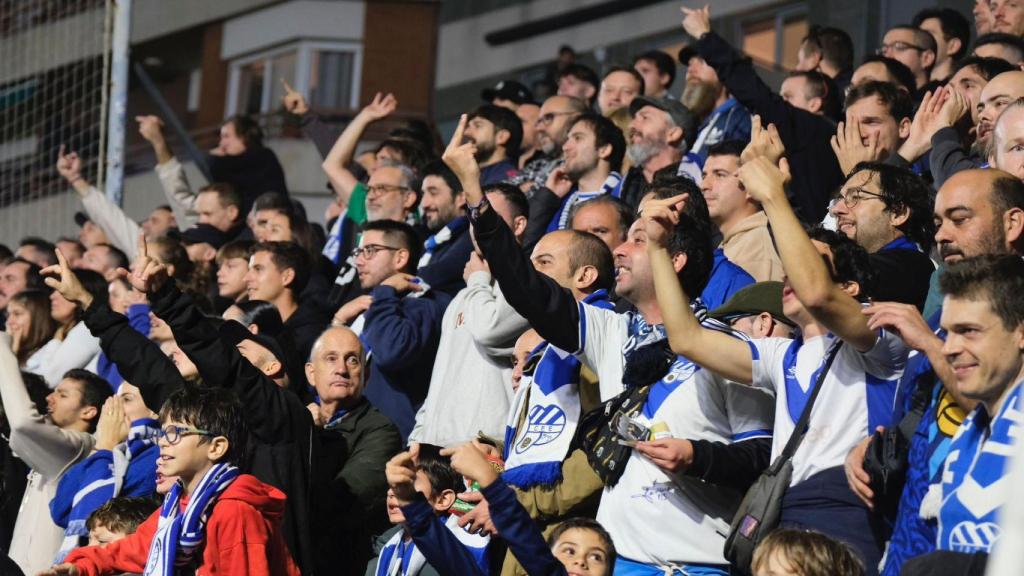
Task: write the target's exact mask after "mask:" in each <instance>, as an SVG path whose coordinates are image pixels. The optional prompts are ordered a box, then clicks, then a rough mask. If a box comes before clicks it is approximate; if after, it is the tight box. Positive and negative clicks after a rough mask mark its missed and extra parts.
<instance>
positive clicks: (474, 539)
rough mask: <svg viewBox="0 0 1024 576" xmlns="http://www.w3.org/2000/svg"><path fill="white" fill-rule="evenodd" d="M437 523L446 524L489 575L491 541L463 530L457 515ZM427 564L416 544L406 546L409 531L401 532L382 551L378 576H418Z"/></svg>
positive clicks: (376, 573) (378, 562)
mask: <svg viewBox="0 0 1024 576" xmlns="http://www.w3.org/2000/svg"><path fill="white" fill-rule="evenodd" d="M437 521H438V522H443V523H444V525H445V527H446V528H448V530H449V531H450V532H451V533H452V534H454V535H455V537H456V538H457V539H458V540H459V543H460V544H462V545H463V546H465V547H466V548H468V549H469V552H470V553H471V554H472V555H473V559H474V560H476V563H477V566H479V567H480V569H481V570H482V571H486V570H487V545H488V544H490V542H491V538H490V537H489V536H478V535H476V534H470V533H469V532H466V531H465V530H463V529H462V528H459V517H458V516H455V515H454V514H453V515H449V516H447V517H440V518H438V519H437ZM426 564H427V559H426V558H424V557H423V553H422V552H420V551H419V549H418V548H416V544H415V542H412V541H409V542H406V541H405V530H399V531H397V532H395V534H394V535H393V536H391V538H390V539H389V540H388V541H387V543H386V544H384V548H382V549H381V551H380V558H378V560H377V570H376V572H374V574H375V575H376V576H416V574H419V573H420V570H422V569H423V567H424V566H426Z"/></svg>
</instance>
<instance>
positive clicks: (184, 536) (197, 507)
mask: <svg viewBox="0 0 1024 576" xmlns="http://www.w3.org/2000/svg"><path fill="white" fill-rule="evenodd" d="M239 474H240V472H239V471H238V468H236V467H234V466H231V465H230V464H224V463H221V464H214V465H213V467H212V468H210V470H208V471H207V472H206V474H205V475H203V479H202V480H200V481H199V485H198V486H196V489H195V490H194V491H193V492H192V495H191V497H190V498H189V501H188V505H187V506H186V507H185V512H184V513H182V512H181V510H180V506H179V502H180V500H181V493H182V491H183V490H184V489H185V488H184V486H183V485H182V484H181V481H180V480H179V481H178V482H177V483H175V484H174V487H173V488H171V491H170V492H168V493H167V496H166V497H164V503H163V506H161V508H160V521H159V523H158V524H157V529H156V534H154V535H153V543H152V544H151V545H150V547H149V559H148V560H147V561H146V570H145V572H143V574H144V576H173V575H174V573H175V569H176V567H179V566H180V567H184V566H189V565H191V564H192V563H193V561H194V560H195V555H196V553H197V552H199V551H200V550H201V548H202V544H203V541H205V540H206V522H207V521H208V520H209V519H210V512H211V508H212V506H213V504H214V502H216V501H217V498H219V497H220V495H221V494H222V493H223V492H224V490H227V488H228V486H230V485H231V483H232V482H234V481H235V479H236V478H238V476H239Z"/></svg>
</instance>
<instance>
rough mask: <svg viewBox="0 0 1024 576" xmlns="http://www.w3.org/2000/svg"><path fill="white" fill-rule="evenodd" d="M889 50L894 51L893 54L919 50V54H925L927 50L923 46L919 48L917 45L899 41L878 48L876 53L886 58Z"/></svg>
mask: <svg viewBox="0 0 1024 576" xmlns="http://www.w3.org/2000/svg"><path fill="white" fill-rule="evenodd" d="M889 50H892V51H893V52H906V51H907V50H917V51H918V52H924V51H925V48H924V47H923V46H917V45H916V44H911V43H909V42H901V41H898V40H897V41H896V42H893V43H892V44H882V45H881V46H879V47H878V50H875V53H876V54H879V55H881V56H884V55H885V53H886V52H888V51H889Z"/></svg>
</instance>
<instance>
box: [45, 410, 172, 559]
mask: <svg viewBox="0 0 1024 576" xmlns="http://www.w3.org/2000/svg"><path fill="white" fill-rule="evenodd" d="M159 437H160V423H159V422H158V421H156V420H154V419H152V418H140V419H138V420H136V421H134V422H132V427H131V429H130V430H129V431H128V438H127V439H126V440H125V441H124V442H122V443H121V444H118V445H117V446H115V447H114V449H113V450H111V453H112V456H113V460H114V461H113V465H112V466H111V467H110V468H109V472H110V473H109V475H104V476H101V477H90V476H89V475H88V474H86V475H83V477H82V478H81V479H82V480H83V481H84V482H83V484H84V485H83V486H81V487H80V488H79V489H78V492H76V493H75V497H74V500H73V501H72V504H71V512H70V513H69V514H68V525H67V528H65V529H64V541H63V542H61V546H60V550H59V551H58V552H57V558H56V560H55V563H56V564H60V563H61V562H63V561H64V557H65V556H67V555H68V553H70V552H71V551H72V550H74V549H75V548H78V547H79V546H81V545H82V539H83V538H88V536H89V529H88V528H87V527H86V525H85V523H86V521H87V520H88V519H89V515H90V514H92V513H93V511H94V510H96V509H97V508H99V507H100V506H102V505H103V504H104V503H106V502H107V501H108V500H110V499H111V498H115V497H117V496H118V495H119V494H120V493H121V488H122V486H123V485H124V477H125V475H126V474H127V473H128V466H129V465H130V464H131V463H132V459H133V458H134V457H135V456H138V455H139V454H141V453H142V452H144V451H145V450H146V449H147V448H151V447H153V446H155V445H156V441H157V438H159ZM95 457H96V455H95V454H94V455H93V456H92V458H95ZM88 462H89V460H86V461H83V462H82V463H81V464H79V466H85V465H87V463H88ZM154 472H155V471H154Z"/></svg>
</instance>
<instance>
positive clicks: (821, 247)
mask: <svg viewBox="0 0 1024 576" xmlns="http://www.w3.org/2000/svg"><path fill="white" fill-rule="evenodd" d="M756 133H758V130H757V129H756V127H755V134H756ZM755 139H756V136H755ZM779 153H780V154H781V148H780V150H779ZM783 166H784V170H780V168H779V167H776V165H775V162H774V161H773V160H772V159H768V158H765V157H760V158H756V159H754V160H753V161H748V162H747V163H745V164H744V165H743V167H741V168H740V178H741V180H742V182H743V184H744V186H745V187H746V189H747V191H748V193H749V194H750V195H751V196H752V197H754V198H755V199H756V200H757V201H758V202H760V203H761V204H762V206H764V209H765V213H766V214H767V215H768V220H769V222H770V225H771V226H772V229H773V231H774V235H775V242H776V245H777V246H778V250H779V255H780V257H781V259H782V265H783V268H784V269H785V270H787V271H794V270H798V271H799V273H793V274H787V276H786V281H785V288H784V290H783V311H784V312H785V314H786V317H787V318H789V319H790V320H792V321H793V322H794V323H795V324H796V325H797V327H798V329H799V331H800V335H801V336H800V337H799V338H797V339H795V340H790V339H783V338H765V339H761V340H754V341H750V342H746V343H745V342H739V341H736V340H735V339H733V338H729V337H725V336H724V335H722V334H721V333H719V332H716V331H714V330H708V329H707V328H706V327H702V326H701V324H700V323H699V322H698V320H697V317H696V316H694V314H693V313H692V312H691V311H690V308H689V307H688V306H683V305H681V304H680V302H685V301H686V298H687V297H686V294H687V293H688V292H686V287H685V285H684V286H683V290H680V283H679V282H678V281H677V280H676V279H675V278H674V277H673V275H672V274H671V273H670V272H669V270H670V268H669V264H670V262H671V260H670V257H669V255H668V251H667V250H666V249H665V246H666V244H667V242H666V240H665V239H666V238H667V236H668V232H667V230H669V229H670V227H671V226H672V225H673V223H674V222H675V221H678V218H679V213H678V210H679V203H681V202H683V203H685V202H691V201H692V200H693V199H692V198H689V199H685V198H681V197H677V198H674V199H668V200H659V201H654V202H651V203H649V204H648V205H647V206H646V207H645V211H644V218H643V222H644V226H645V229H646V231H647V239H648V249H649V250H650V251H651V259H652V262H651V264H652V267H653V269H654V271H655V276H654V278H655V284H656V286H657V293H658V302H659V303H660V304H661V308H662V311H663V313H664V320H665V326H666V329H667V330H668V334H669V341H670V343H671V345H672V350H673V352H676V353H677V354H681V355H683V356H686V357H687V358H691V359H692V360H693V361H694V362H697V363H698V364H700V365H701V366H703V367H704V368H706V369H708V370H710V371H713V372H715V373H717V374H719V375H721V376H722V377H725V378H727V379H729V380H732V381H735V382H742V383H745V384H752V385H753V386H755V387H757V388H763V389H766V390H769V391H770V392H772V393H774V395H775V399H776V402H775V412H776V418H775V426H774V434H773V440H774V442H773V445H772V458H773V459H774V458H776V457H777V456H778V455H779V453H780V452H781V451H782V448H783V446H785V444H786V442H787V440H788V439H789V437H790V436H791V435H792V434H793V432H794V429H795V424H796V422H797V421H798V420H799V419H800V415H801V413H802V411H803V409H804V407H805V406H806V404H807V401H808V398H809V396H810V395H811V393H812V391H813V388H814V385H815V383H816V381H817V379H818V375H819V373H820V371H821V370H822V369H823V366H824V364H825V361H826V357H827V355H828V354H829V353H831V352H833V351H835V350H836V348H837V347H839V348H838V351H837V352H835V353H836V354H837V356H836V359H835V361H834V362H833V364H832V366H831V368H830V369H829V371H828V373H827V374H826V376H825V379H824V382H823V384H822V386H823V387H822V390H821V392H820V394H819V396H818V398H817V400H816V402H815V404H814V407H813V410H812V412H811V418H810V422H809V425H808V428H809V429H808V432H807V435H806V436H805V438H804V440H803V443H802V444H801V445H800V447H799V448H798V450H797V451H796V454H795V455H794V457H793V477H792V480H791V484H790V487H789V489H788V490H787V491H786V495H785V497H784V499H783V509H782V523H783V524H789V525H794V526H798V527H801V528H805V529H814V530H818V531H821V532H824V533H826V534H829V535H831V536H833V537H836V538H838V539H841V540H844V541H846V542H848V543H849V544H851V545H853V546H854V548H855V549H856V550H857V551H858V552H859V553H860V556H861V558H862V559H863V560H864V563H865V566H867V569H868V573H875V574H877V565H878V561H879V560H880V558H881V553H882V548H881V546H882V544H883V542H884V540H883V539H882V537H881V533H880V532H879V531H877V530H876V525H875V521H876V518H875V517H874V516H872V513H871V512H870V511H869V510H868V508H867V507H866V506H864V505H863V504H862V503H861V502H860V501H859V500H858V499H857V497H856V496H855V495H854V494H853V492H852V491H851V490H850V489H849V487H848V485H847V483H846V479H845V474H844V471H843V463H844V460H845V458H846V452H847V451H849V449H850V448H851V447H853V446H855V445H856V444H857V443H858V442H859V441H860V440H861V439H862V438H864V436H865V435H866V434H869V433H870V432H871V431H873V430H874V429H875V427H876V426H878V425H882V424H885V423H886V421H887V420H888V419H889V418H890V417H891V415H892V409H893V404H894V401H895V395H896V385H897V383H898V381H899V377H900V375H901V374H902V371H903V367H904V364H905V362H906V357H907V349H906V347H905V345H904V344H903V342H902V341H901V340H900V339H899V338H897V337H896V336H894V335H892V334H890V333H887V332H885V331H874V330H871V329H870V328H869V327H868V325H867V319H866V316H865V315H864V314H863V313H862V311H861V309H862V306H861V301H863V300H865V299H866V292H865V291H866V288H867V286H868V285H869V278H870V273H869V265H868V258H867V254H866V253H865V252H864V250H863V249H862V248H860V247H859V246H857V245H856V244H855V243H853V242H852V241H850V240H849V239H847V238H845V237H842V236H840V235H838V234H836V233H833V232H828V231H824V230H817V231H814V232H812V233H811V235H810V236H808V234H807V233H806V232H804V229H803V227H802V225H801V224H800V222H799V221H798V220H797V218H796V215H795V214H794V213H793V210H792V207H791V206H790V205H789V202H788V200H787V199H786V195H785V191H784V189H783V185H784V183H785V181H786V178H787V177H788V164H785V163H784V164H783Z"/></svg>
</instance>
